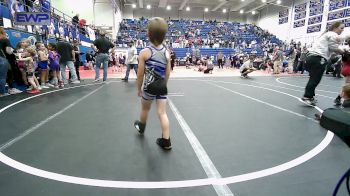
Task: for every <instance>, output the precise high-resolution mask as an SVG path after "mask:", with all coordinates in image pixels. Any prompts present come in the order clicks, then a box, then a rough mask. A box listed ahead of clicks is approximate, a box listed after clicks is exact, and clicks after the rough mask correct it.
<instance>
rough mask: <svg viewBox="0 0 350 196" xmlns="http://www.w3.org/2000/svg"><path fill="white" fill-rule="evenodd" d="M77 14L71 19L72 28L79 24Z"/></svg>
mask: <svg viewBox="0 0 350 196" xmlns="http://www.w3.org/2000/svg"><path fill="white" fill-rule="evenodd" d="M79 20H80V19H79V14H76V15H75V16H73V18H72V24H73V25H74V26H78V24H79Z"/></svg>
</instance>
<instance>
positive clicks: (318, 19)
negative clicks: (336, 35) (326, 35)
mask: <svg viewBox="0 0 350 196" xmlns="http://www.w3.org/2000/svg"><path fill="white" fill-rule="evenodd" d="M322 18H323V15H319V16H314V17H311V18H309V21H308V23H307V24H308V25H313V24H317V23H321V22H322Z"/></svg>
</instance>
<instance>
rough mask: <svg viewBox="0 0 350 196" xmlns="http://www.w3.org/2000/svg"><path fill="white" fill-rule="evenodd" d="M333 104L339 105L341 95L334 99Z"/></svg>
mask: <svg viewBox="0 0 350 196" xmlns="http://www.w3.org/2000/svg"><path fill="white" fill-rule="evenodd" d="M334 105H335V106H341V97H339V96H338V97H337V98H335V99H334Z"/></svg>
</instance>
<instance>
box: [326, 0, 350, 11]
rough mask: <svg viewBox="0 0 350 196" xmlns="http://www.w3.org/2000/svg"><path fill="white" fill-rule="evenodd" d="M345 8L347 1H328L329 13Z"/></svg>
mask: <svg viewBox="0 0 350 196" xmlns="http://www.w3.org/2000/svg"><path fill="white" fill-rule="evenodd" d="M346 6H347V0H329V11H333V10H337V9H341V8H344V7H346Z"/></svg>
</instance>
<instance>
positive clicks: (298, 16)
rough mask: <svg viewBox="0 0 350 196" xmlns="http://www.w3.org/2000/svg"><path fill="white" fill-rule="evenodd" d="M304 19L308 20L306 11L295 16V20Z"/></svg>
mask: <svg viewBox="0 0 350 196" xmlns="http://www.w3.org/2000/svg"><path fill="white" fill-rule="evenodd" d="M303 18H306V11H303V12H299V13H295V14H294V20H299V19H303Z"/></svg>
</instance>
